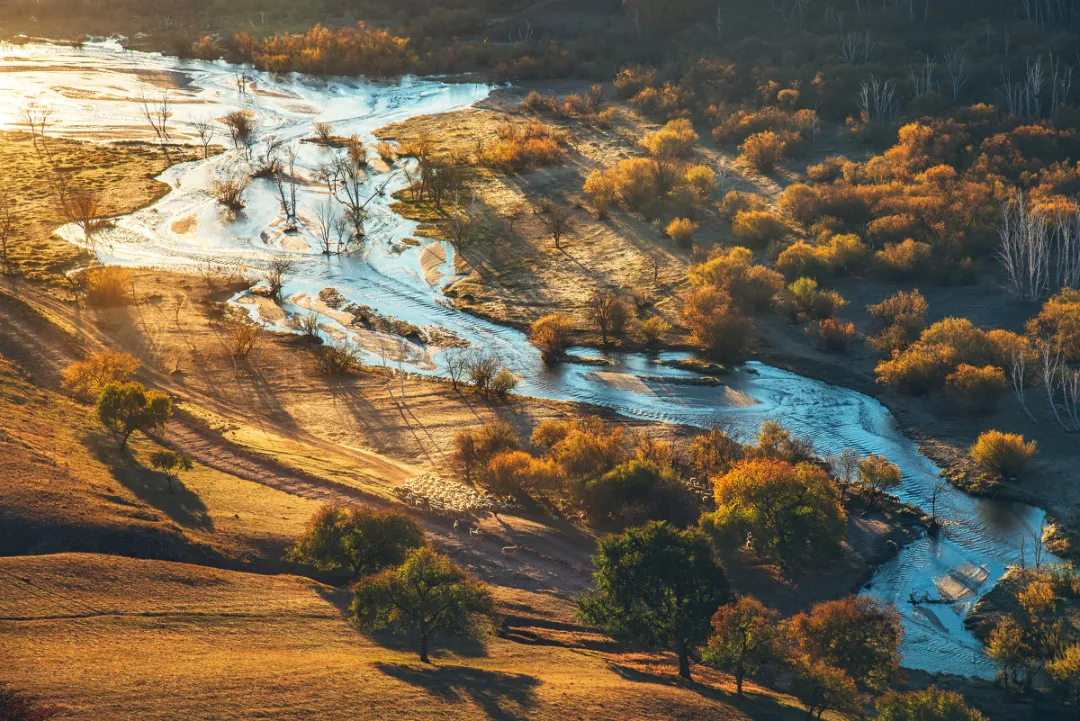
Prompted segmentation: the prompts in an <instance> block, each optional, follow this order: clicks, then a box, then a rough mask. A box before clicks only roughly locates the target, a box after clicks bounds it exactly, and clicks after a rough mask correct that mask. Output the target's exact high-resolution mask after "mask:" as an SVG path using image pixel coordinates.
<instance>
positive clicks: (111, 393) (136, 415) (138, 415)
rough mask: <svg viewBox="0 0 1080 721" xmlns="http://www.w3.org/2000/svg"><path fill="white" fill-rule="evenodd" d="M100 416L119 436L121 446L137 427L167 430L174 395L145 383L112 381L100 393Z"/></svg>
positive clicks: (117, 439) (147, 430)
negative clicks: (153, 389) (154, 389)
mask: <svg viewBox="0 0 1080 721" xmlns="http://www.w3.org/2000/svg"><path fill="white" fill-rule="evenodd" d="M96 411H97V417H98V420H100V421H101V424H102V425H103V426H105V427H106V428H107V429H109V431H111V432H112V434H113V435H114V436H116V442H117V445H118V446H119V447H120V448H121V450H123V449H125V448H127V441H128V438H130V437H131V434H132V433H134V432H135V431H142V432H143V433H149V432H152V431H161V430H164V428H165V424H166V423H168V422H169V417H170V416H172V398H170V397H169V396H168V395H166V394H165V393H162V392H161V391H152V390H147V389H146V388H145V387H144V386H143V385H142V384H141V383H135V382H128V383H116V382H113V383H109V384H108V385H106V386H105V387H104V388H102V389H101V392H100V393H99V394H98V399H97V406H96Z"/></svg>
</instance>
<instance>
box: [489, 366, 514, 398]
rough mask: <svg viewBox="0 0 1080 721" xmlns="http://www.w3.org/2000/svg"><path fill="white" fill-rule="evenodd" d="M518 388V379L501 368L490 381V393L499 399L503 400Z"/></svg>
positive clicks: (506, 369)
mask: <svg viewBox="0 0 1080 721" xmlns="http://www.w3.org/2000/svg"><path fill="white" fill-rule="evenodd" d="M517 386H518V378H517V376H516V375H514V372H513V371H511V370H510V369H509V368H506V367H503V368H500V369H499V370H498V372H496V373H495V377H494V378H492V379H491V392H492V393H494V394H495V395H496V396H498V397H499V398H503V399H505V398H506V397H508V396H509V395H510V394H511V393H513V392H514V389H515V388H517Z"/></svg>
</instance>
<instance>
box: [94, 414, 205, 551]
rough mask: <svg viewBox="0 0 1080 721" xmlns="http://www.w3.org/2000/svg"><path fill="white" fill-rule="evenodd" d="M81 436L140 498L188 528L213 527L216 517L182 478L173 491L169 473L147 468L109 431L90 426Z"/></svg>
mask: <svg viewBox="0 0 1080 721" xmlns="http://www.w3.org/2000/svg"><path fill="white" fill-rule="evenodd" d="M80 440H81V441H82V443H83V445H85V446H86V447H87V448H88V449H89V450H90V451H91V452H92V453H93V454H94V456H95V457H96V458H97V459H98V460H99V461H101V463H103V464H104V465H105V466H107V467H108V469H109V473H110V474H112V477H113V478H115V479H116V481H117V483H119V484H120V485H122V486H124V487H125V488H127V489H128V490H129V491H131V492H132V493H133V494H135V496H136V497H137V498H138V499H139V500H140V501H142V502H143V503H145V504H147V505H148V506H151V507H153V508H156V509H157V510H159V511H161V512H162V513H164V514H165V515H166V516H168V517H169V518H170V519H172V520H173V521H174V522H176V523H178V524H180V525H181V526H184V527H185V528H197V529H201V530H205V531H212V530H214V521H213V519H211V518H210V513H209V509H207V507H206V504H205V503H203V501H202V499H201V498H199V496H198V495H197V494H196V493H194V492H192V491H191V490H189V489H188V488H187V486H185V485H184V483H183V481H182V480H176V479H174V480H173V482H172V489H173V492H172V493H170V492H169V478H168V476H166V475H165V474H164V473H161V472H160V471H155V470H151V469H149V468H146V467H145V466H143V465H141V464H140V463H139V462H138V461H137V460H135V458H134V457H132V456H131V455H128V454H127V453H122V452H121V451H119V450H118V449H117V448H116V446H115V445H114V444H113V442H112V439H111V438H110V437H109V436H108V435H107V434H105V433H102V432H100V431H96V430H91V431H87V432H86V433H84V434H83V435H82V437H81V438H80Z"/></svg>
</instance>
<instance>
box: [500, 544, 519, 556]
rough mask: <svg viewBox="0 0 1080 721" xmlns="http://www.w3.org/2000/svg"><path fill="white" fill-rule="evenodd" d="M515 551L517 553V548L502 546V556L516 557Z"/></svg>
mask: <svg viewBox="0 0 1080 721" xmlns="http://www.w3.org/2000/svg"><path fill="white" fill-rule="evenodd" d="M517 551H518V547H517V546H503V549H502V554H503V555H504V556H515V555H517Z"/></svg>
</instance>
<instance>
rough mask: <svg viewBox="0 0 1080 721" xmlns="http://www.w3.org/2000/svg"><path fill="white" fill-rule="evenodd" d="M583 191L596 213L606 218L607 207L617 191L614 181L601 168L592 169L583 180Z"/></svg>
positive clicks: (613, 199)
mask: <svg viewBox="0 0 1080 721" xmlns="http://www.w3.org/2000/svg"><path fill="white" fill-rule="evenodd" d="M583 191H584V193H585V197H587V198H588V199H589V202H590V203H591V204H592V207H593V209H594V210H596V215H597V216H598V217H600V218H606V217H607V214H608V208H610V207H611V204H612V203H614V202H615V198H616V193H617V189H616V187H615V182H614V181H613V180H612V178H611V176H610V174H608V173H605V172H603V171H601V170H594V171H593V172H592V173H590V174H589V177H588V178H587V179H586V180H585V186H584V188H583Z"/></svg>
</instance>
